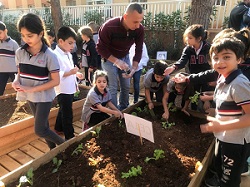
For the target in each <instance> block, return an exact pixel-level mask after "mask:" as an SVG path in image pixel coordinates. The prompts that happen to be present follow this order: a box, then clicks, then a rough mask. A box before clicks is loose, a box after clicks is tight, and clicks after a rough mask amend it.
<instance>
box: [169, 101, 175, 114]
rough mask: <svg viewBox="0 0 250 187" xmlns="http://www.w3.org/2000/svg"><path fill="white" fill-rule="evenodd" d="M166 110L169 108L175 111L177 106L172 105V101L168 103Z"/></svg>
mask: <svg viewBox="0 0 250 187" xmlns="http://www.w3.org/2000/svg"><path fill="white" fill-rule="evenodd" d="M168 110H169V111H170V112H176V111H177V108H176V106H175V105H174V103H173V102H171V103H168Z"/></svg>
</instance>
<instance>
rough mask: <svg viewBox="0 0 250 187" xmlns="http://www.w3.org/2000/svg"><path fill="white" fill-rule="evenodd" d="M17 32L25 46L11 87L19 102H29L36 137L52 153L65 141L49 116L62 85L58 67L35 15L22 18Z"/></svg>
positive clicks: (41, 22) (43, 27) (20, 50)
mask: <svg viewBox="0 0 250 187" xmlns="http://www.w3.org/2000/svg"><path fill="white" fill-rule="evenodd" d="M17 28H18V30H19V32H20V33H21V36H22V39H23V41H24V42H25V43H26V44H25V45H24V46H23V47H21V48H19V49H17V51H16V64H17V67H18V75H17V76H16V78H15V80H14V82H13V83H12V86H13V88H14V89H15V90H16V91H17V100H22V101H23V100H26V101H27V102H28V103H29V106H30V108H31V110H32V113H33V115H34V118H35V133H36V134H37V135H38V136H39V137H42V138H44V139H45V140H46V142H47V144H48V146H49V148H50V149H53V148H54V147H55V146H56V144H57V145H59V144H62V143H63V142H64V140H63V139H62V138H61V137H60V136H58V135H57V134H56V133H55V132H53V131H52V130H51V129H50V127H49V121H48V116H49V113H50V108H51V104H52V101H53V100H54V98H55V96H56V94H55V90H54V86H57V85H58V84H59V82H60V78H59V69H60V66H59V63H58V60H57V57H56V55H55V53H54V52H53V51H52V50H51V49H50V48H48V46H47V44H48V42H47V40H46V39H45V36H44V35H46V34H47V33H46V30H45V25H44V22H43V21H42V20H41V18H40V17H38V16H37V15H35V14H33V13H28V14H26V15H23V16H22V17H21V19H20V20H19V21H18V24H17Z"/></svg>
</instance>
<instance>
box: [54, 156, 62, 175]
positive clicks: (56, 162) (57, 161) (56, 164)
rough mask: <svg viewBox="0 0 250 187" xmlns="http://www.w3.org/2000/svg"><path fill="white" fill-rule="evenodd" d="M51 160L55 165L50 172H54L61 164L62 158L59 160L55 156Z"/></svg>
mask: <svg viewBox="0 0 250 187" xmlns="http://www.w3.org/2000/svg"><path fill="white" fill-rule="evenodd" d="M52 162H53V165H54V166H55V168H54V169H53V171H52V173H56V172H57V171H58V169H59V167H60V166H61V164H62V160H61V159H60V160H59V159H57V158H56V157H54V158H53V159H52Z"/></svg>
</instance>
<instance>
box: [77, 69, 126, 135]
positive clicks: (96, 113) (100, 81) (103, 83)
mask: <svg viewBox="0 0 250 187" xmlns="http://www.w3.org/2000/svg"><path fill="white" fill-rule="evenodd" d="M93 79H94V80H93V83H94V86H93V87H92V88H91V89H90V90H89V93H88V95H87V98H86V101H85V103H84V105H83V110H82V118H81V119H82V121H83V130H87V129H88V128H89V127H90V126H94V125H96V124H97V123H100V122H101V121H103V120H105V119H107V118H109V117H110V115H109V114H113V115H114V116H115V117H117V118H123V114H122V113H121V112H120V111H119V110H118V109H117V108H116V107H115V105H114V104H113V103H112V102H111V94H110V92H109V91H108V89H107V86H108V76H107V73H106V72H105V71H101V70H97V71H95V73H94V78H93Z"/></svg>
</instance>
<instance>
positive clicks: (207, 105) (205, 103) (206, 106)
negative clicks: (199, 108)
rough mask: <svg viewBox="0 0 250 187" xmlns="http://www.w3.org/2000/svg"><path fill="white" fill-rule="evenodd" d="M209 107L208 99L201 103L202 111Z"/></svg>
mask: <svg viewBox="0 0 250 187" xmlns="http://www.w3.org/2000/svg"><path fill="white" fill-rule="evenodd" d="M209 108H210V102H209V101H205V102H204V104H203V109H204V111H206V110H208V109H209Z"/></svg>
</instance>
